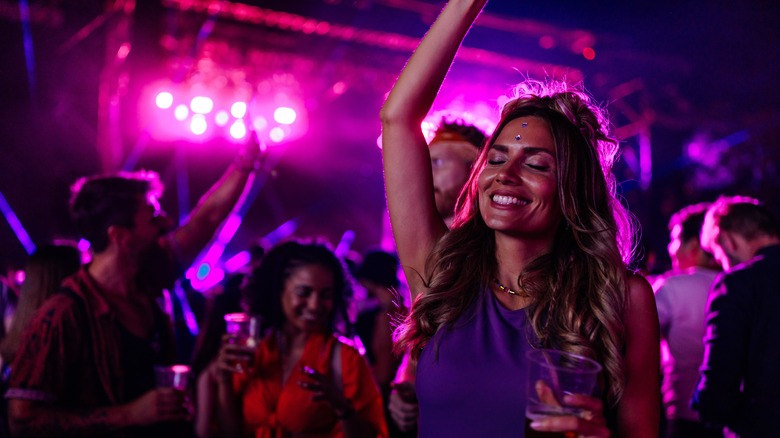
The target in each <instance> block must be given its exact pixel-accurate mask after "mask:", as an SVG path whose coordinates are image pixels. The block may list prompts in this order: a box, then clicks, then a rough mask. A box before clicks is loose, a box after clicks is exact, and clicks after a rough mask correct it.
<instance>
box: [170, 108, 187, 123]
mask: <svg viewBox="0 0 780 438" xmlns="http://www.w3.org/2000/svg"><path fill="white" fill-rule="evenodd" d="M188 115H190V110H189V109H187V105H184V104H181V105H177V106H176V109H174V110H173V117H175V118H176V120H178V121H180V122H183V121H184V119H186V118H187V116H188Z"/></svg>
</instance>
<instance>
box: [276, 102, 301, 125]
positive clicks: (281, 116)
mask: <svg viewBox="0 0 780 438" xmlns="http://www.w3.org/2000/svg"><path fill="white" fill-rule="evenodd" d="M295 117H296V114H295V110H294V109H292V108H289V107H286V106H280V107H279V108H277V109H276V111H274V120H276V122H277V123H281V124H282V125H292V124H293V122H295Z"/></svg>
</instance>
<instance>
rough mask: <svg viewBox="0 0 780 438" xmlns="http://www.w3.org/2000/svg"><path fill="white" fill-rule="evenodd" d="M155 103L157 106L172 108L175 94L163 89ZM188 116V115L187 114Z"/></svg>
mask: <svg viewBox="0 0 780 438" xmlns="http://www.w3.org/2000/svg"><path fill="white" fill-rule="evenodd" d="M154 103H156V104H157V108H160V109H167V108H170V107H171V105H173V94H171V93H169V92H167V91H163V92H161V93H158V94H157V97H155V99H154ZM185 117H186V116H185Z"/></svg>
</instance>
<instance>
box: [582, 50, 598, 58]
mask: <svg viewBox="0 0 780 438" xmlns="http://www.w3.org/2000/svg"><path fill="white" fill-rule="evenodd" d="M582 56H583V57H584V58H585V59H587V60H588V61H593V60H594V59H595V58H596V51H595V50H593V47H585V48H584V49H582Z"/></svg>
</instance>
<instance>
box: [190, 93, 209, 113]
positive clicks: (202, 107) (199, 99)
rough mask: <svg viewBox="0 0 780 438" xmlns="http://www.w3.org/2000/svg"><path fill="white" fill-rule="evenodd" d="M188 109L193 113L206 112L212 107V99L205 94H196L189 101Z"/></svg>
mask: <svg viewBox="0 0 780 438" xmlns="http://www.w3.org/2000/svg"><path fill="white" fill-rule="evenodd" d="M190 109H191V110H192V112H194V113H198V114H208V113H210V112H211V110H213V109H214V101H213V100H211V99H210V98H208V97H206V96H196V97H193V98H192V101H190Z"/></svg>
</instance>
